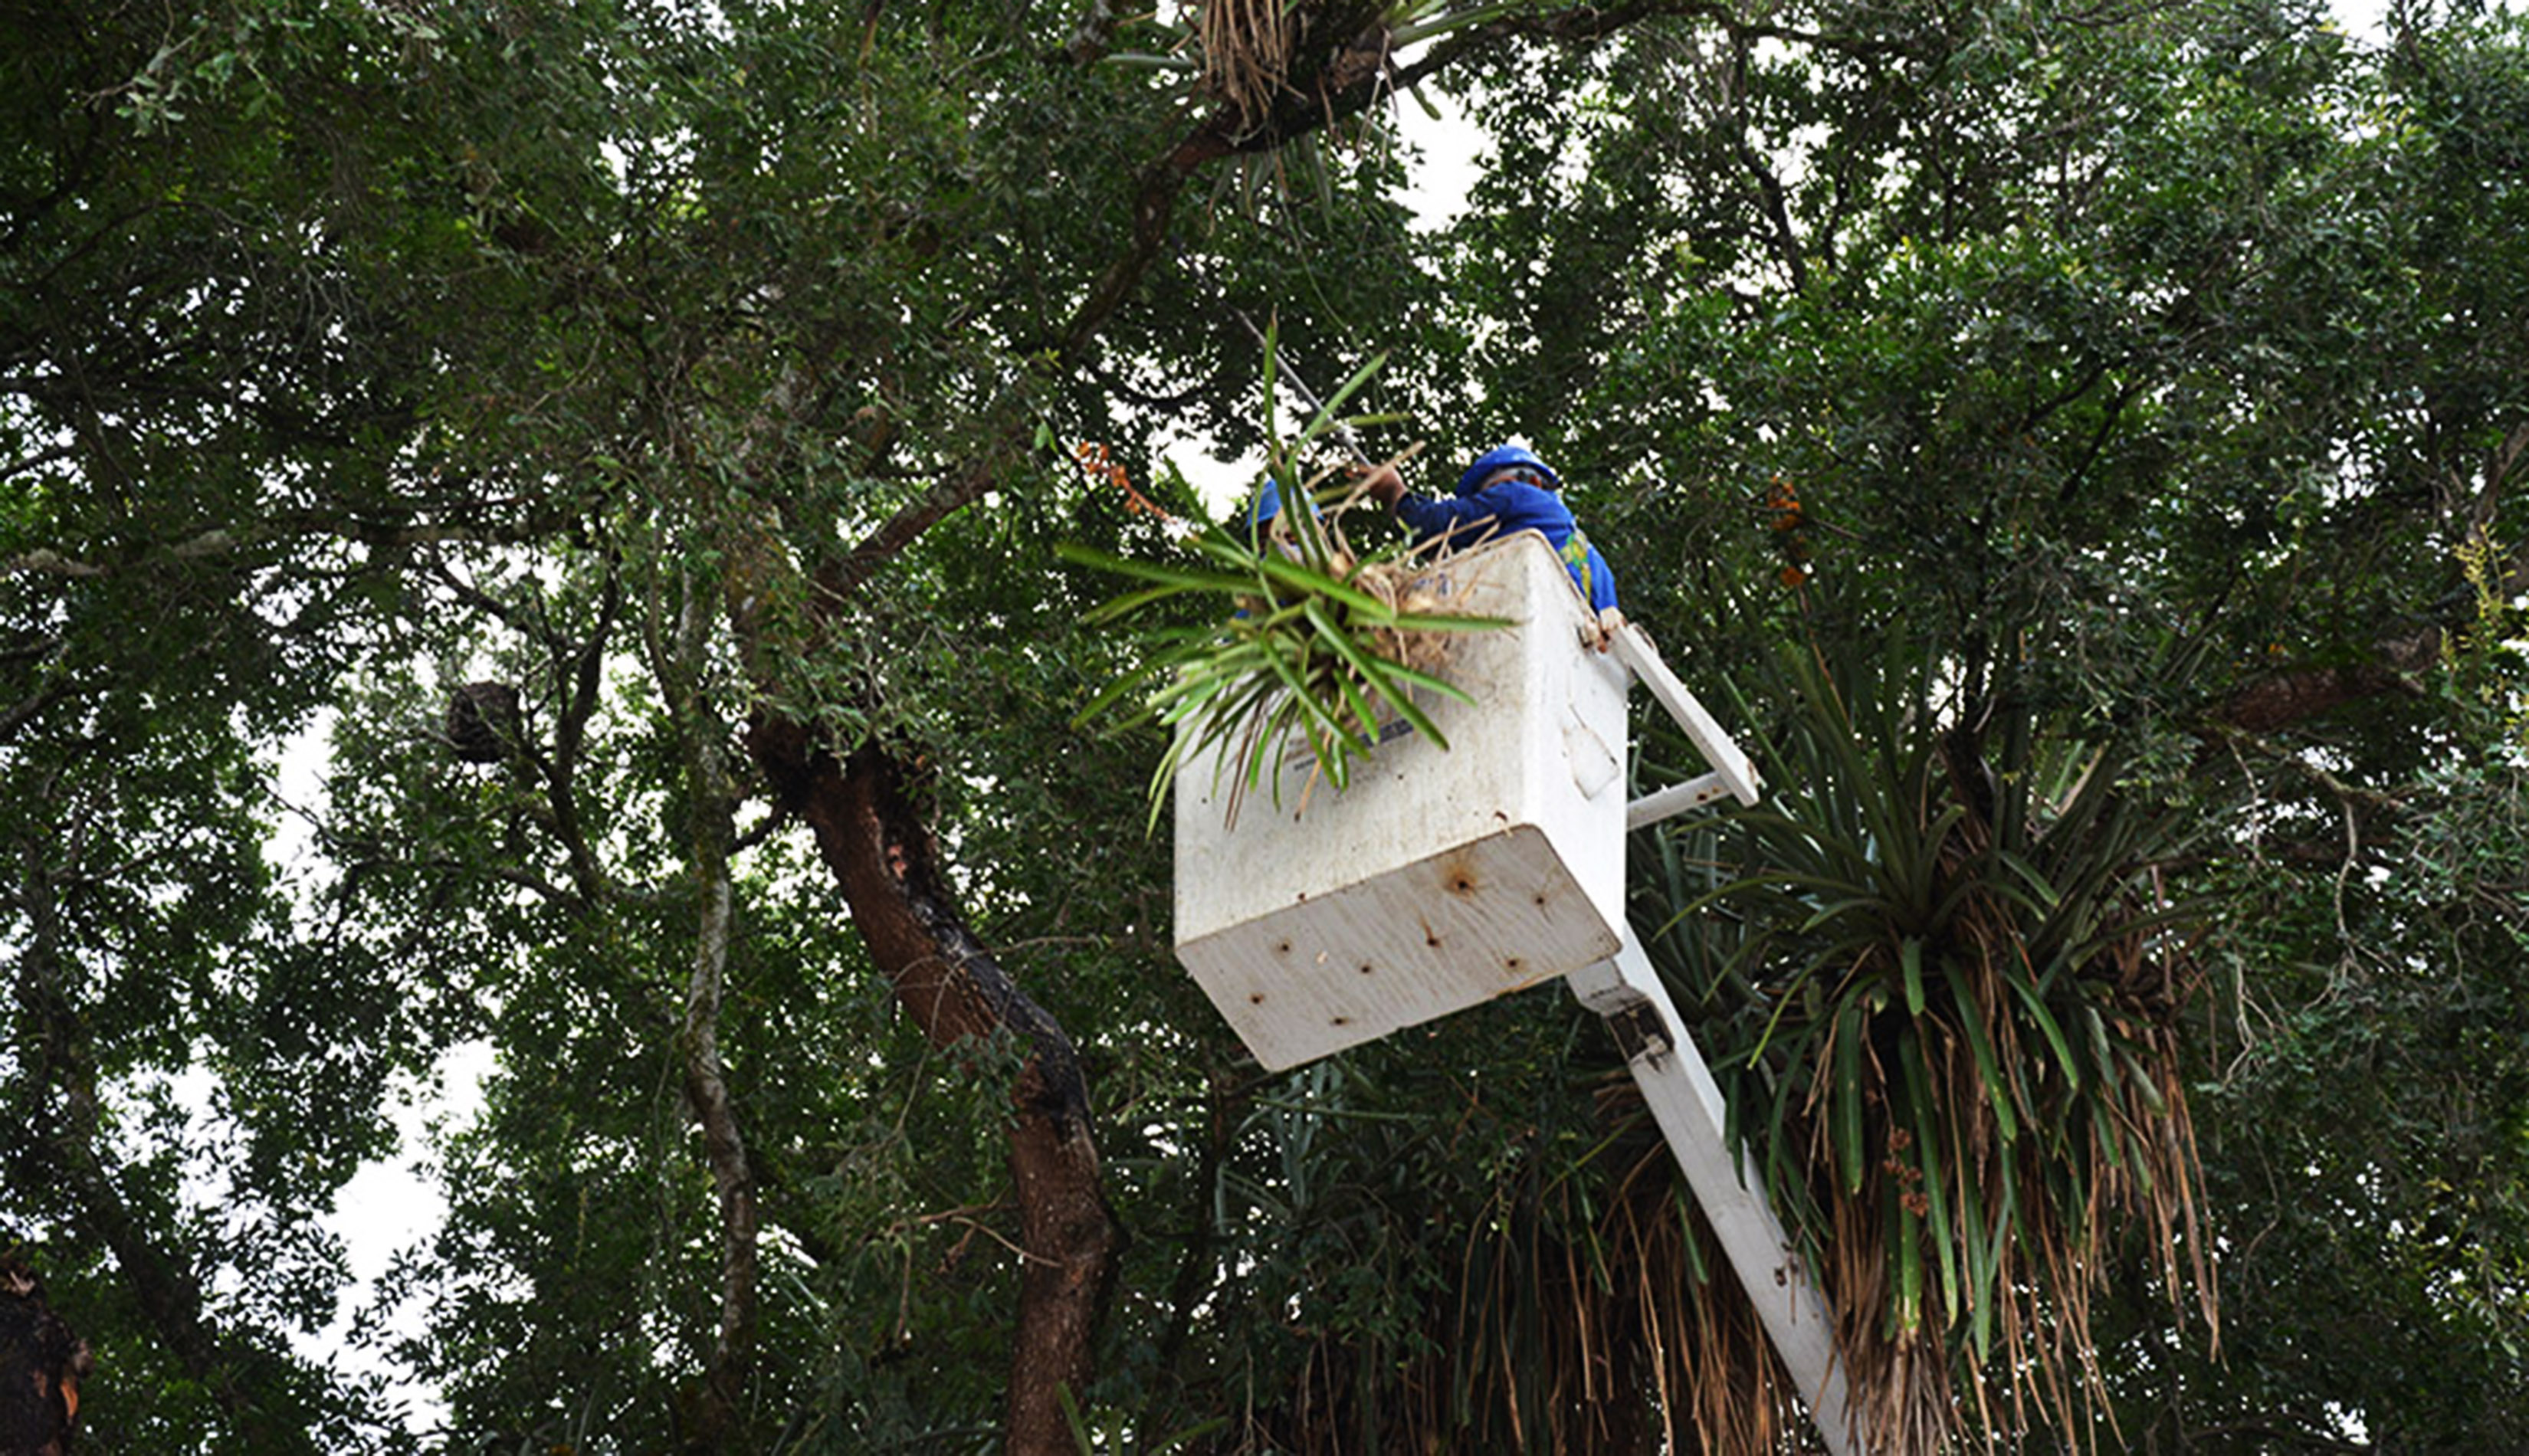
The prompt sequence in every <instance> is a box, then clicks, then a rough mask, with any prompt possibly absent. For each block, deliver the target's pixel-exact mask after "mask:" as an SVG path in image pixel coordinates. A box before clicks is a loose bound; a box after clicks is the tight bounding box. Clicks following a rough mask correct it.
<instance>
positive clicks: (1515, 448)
mask: <svg viewBox="0 0 2529 1456" xmlns="http://www.w3.org/2000/svg"><path fill="white" fill-rule="evenodd" d="M1514 466H1516V467H1520V468H1524V469H1530V470H1534V471H1535V472H1536V473H1537V474H1539V475H1542V476H1544V477H1545V479H1546V482H1547V483H1548V484H1549V485H1550V486H1551V487H1552V488H1553V489H1555V490H1561V489H1563V477H1562V476H1560V475H1557V474H1555V473H1554V467H1553V466H1552V465H1549V464H1547V463H1546V462H1545V461H1543V460H1541V459H1539V458H1537V457H1536V452H1535V451H1533V450H1531V449H1529V448H1528V447H1527V446H1525V445H1496V446H1494V447H1493V448H1492V449H1490V450H1487V451H1485V452H1484V453H1483V454H1482V455H1480V456H1478V457H1476V462H1475V463H1474V464H1472V465H1469V466H1468V467H1467V473H1466V474H1464V475H1461V476H1459V477H1458V494H1460V495H1462V496H1472V495H1474V494H1475V493H1476V492H1478V491H1480V490H1482V489H1483V488H1484V481H1485V479H1486V478H1487V477H1489V476H1491V475H1493V474H1495V473H1497V472H1499V471H1503V470H1508V469H1511V468H1513V467H1514Z"/></svg>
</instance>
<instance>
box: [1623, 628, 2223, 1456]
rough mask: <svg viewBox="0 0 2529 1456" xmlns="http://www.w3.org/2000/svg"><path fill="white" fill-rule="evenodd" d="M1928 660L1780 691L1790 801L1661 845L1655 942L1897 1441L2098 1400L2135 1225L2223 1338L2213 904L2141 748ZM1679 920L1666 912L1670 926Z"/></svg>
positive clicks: (2082, 1411) (1836, 669)
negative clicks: (2100, 1331) (2201, 977)
mask: <svg viewBox="0 0 2529 1456" xmlns="http://www.w3.org/2000/svg"><path fill="white" fill-rule="evenodd" d="M1957 676H1958V669H1957V666H1956V665H1955V664H1954V663H1951V664H1945V663H1944V661H1943V659H1942V658H1941V656H1940V655H1939V654H1938V653H1935V652H1929V651H1920V650H1917V649H1915V648H1913V647H1911V646H1910V645H1909V644H1907V643H1905V642H1904V641H1903V640H1894V641H1891V642H1889V643H1887V644H1886V645H1885V647H1884V649H1883V650H1882V652H1881V654H1880V655H1879V656H1878V657H1877V658H1875V659H1868V658H1863V659H1857V660H1853V661H1846V662H1830V661H1828V660H1827V659H1826V658H1825V657H1823V656H1821V655H1819V653H1818V649H1817V648H1816V647H1814V646H1803V647H1802V648H1800V649H1798V650H1797V653H1796V655H1794V656H1793V657H1791V658H1790V659H1789V660H1787V661H1786V662H1785V663H1784V664H1783V666H1782V668H1781V670H1780V672H1779V674H1777V675H1776V680H1775V681H1774V682H1773V684H1772V686H1773V689H1774V692H1773V694H1772V695H1773V696H1775V697H1776V698H1777V701H1778V702H1780V703H1781V704H1783V705H1784V707H1783V710H1782V714H1781V717H1780V719H1779V727H1778V728H1776V729H1775V730H1774V732H1773V733H1771V734H1770V738H1771V741H1770V742H1769V743H1768V744H1767V745H1766V747H1765V748H1764V749H1763V750H1762V754H1763V757H1764V760H1765V762H1766V763H1767V767H1768V773H1769V778H1770V779H1771V781H1772V784H1773V789H1772V793H1773V797H1772V799H1771V801H1770V802H1769V803H1767V804H1765V805H1761V806H1758V807H1756V808H1754V809H1750V810H1746V811H1741V812H1738V813H1735V814H1733V815H1731V816H1730V817H1729V818H1728V819H1726V820H1724V821H1721V822H1719V823H1718V824H1709V825H1705V826H1701V827H1695V828H1690V829H1687V830H1683V831H1680V832H1678V833H1676V834H1672V835H1669V836H1663V838H1662V840H1661V842H1660V845H1659V850H1660V852H1659V855H1658V856H1657V857H1656V859H1655V860H1654V874H1653V878H1652V879H1651V880H1650V881H1649V882H1642V881H1640V880H1638V883H1637V890H1638V891H1641V892H1646V893H1647V895H1648V897H1649V898H1650V900H1651V902H1652V903H1653V904H1655V905H1657V906H1659V907H1660V908H1661V910H1662V911H1663V912H1664V914H1661V915H1655V916H1653V917H1651V918H1650V919H1649V920H1648V923H1649V924H1651V925H1657V926H1660V929H1659V930H1658V932H1657V934H1656V935H1655V936H1654V937H1652V939H1651V947H1650V948H1651V950H1652V952H1653V955H1654V957H1655V958H1656V959H1658V960H1660V961H1661V962H1662V963H1663V968H1664V969H1665V970H1667V971H1668V972H1669V973H1670V974H1671V975H1672V977H1673V978H1675V979H1677V980H1678V981H1680V982H1681V983H1682V984H1683V985H1685V986H1686V987H1688V988H1691V989H1692V990H1693V991H1694V992H1695V993H1696V994H1697V997H1698V998H1699V999H1700V1001H1701V1003H1702V1004H1703V1006H1704V1007H1705V1008H1706V1009H1707V1010H1708V1011H1709V1012H1710V1013H1711V1014H1712V1016H1713V1019H1712V1020H1710V1021H1705V1022H1703V1023H1702V1024H1699V1025H1698V1026H1697V1027H1696V1028H1695V1035H1696V1038H1697V1040H1698V1041H1699V1042H1701V1043H1702V1044H1703V1046H1704V1047H1705V1049H1706V1050H1707V1052H1712V1053H1713V1054H1714V1061H1715V1071H1716V1074H1717V1075H1718V1077H1719V1079H1720V1081H1721V1082H1722V1084H1723V1090H1724V1093H1725V1095H1726V1096H1727V1098H1728V1102H1729V1106H1730V1116H1731V1122H1732V1136H1733V1138H1734V1139H1735V1140H1736V1141H1737V1143H1738V1145H1739V1146H1740V1148H1741V1150H1742V1156H1743V1158H1745V1159H1747V1163H1748V1166H1749V1173H1750V1174H1751V1175H1754V1176H1761V1177H1762V1178H1763V1180H1764V1185H1765V1187H1766V1190H1767V1192H1768V1193H1769V1195H1770V1196H1771V1198H1772V1200H1773V1202H1774V1205H1775V1207H1776V1208H1777V1209H1778V1210H1780V1211H1781V1212H1782V1213H1783V1215H1784V1217H1785V1219H1786V1221H1787V1222H1788V1223H1790V1224H1792V1225H1793V1226H1794V1227H1795V1228H1796V1229H1797V1230H1798V1231H1799V1232H1800V1233H1801V1234H1802V1235H1803V1238H1804V1242H1805V1243H1806V1244H1807V1246H1808V1248H1809V1249H1810V1250H1811V1251H1812V1254H1813V1255H1814V1257H1816V1258H1817V1260H1818V1261H1819V1263H1818V1268H1819V1271H1820V1274H1821V1276H1822V1281H1823V1283H1824V1284H1825V1286H1826V1289H1827V1290H1828V1298H1829V1300H1830V1302H1831V1303H1833V1304H1834V1305H1835V1306H1836V1307H1837V1311H1838V1318H1839V1335H1840V1341H1841V1344H1842V1346H1843V1351H1844V1357H1845V1359H1846V1360H1847V1361H1848V1363H1849V1365H1848V1368H1849V1370H1850V1371H1851V1375H1852V1388H1853V1390H1854V1391H1855V1393H1856V1406H1857V1408H1858V1409H1859V1410H1860V1411H1861V1412H1862V1415H1863V1419H1864V1421H1865V1422H1866V1424H1867V1426H1868V1430H1867V1432H1866V1435H1867V1439H1868V1446H1869V1449H1873V1450H1881V1449H1885V1450H1892V1451H1912V1450H1929V1449H1935V1448H1938V1447H1942V1446H1944V1445H1945V1444H1946V1443H1949V1442H1952V1441H1955V1440H1956V1439H1957V1438H1958V1437H1959V1436H1960V1435H1961V1434H1962V1429H1961V1428H1962V1427H1964V1426H1968V1425H1972V1426H1975V1427H1980V1428H1981V1429H1982V1431H1983V1433H1984V1437H1985V1439H1986V1440H1987V1441H1988V1442H1990V1441H1992V1440H1993V1439H1995V1438H1996V1437H1998V1436H2000V1435H2002V1434H2003V1433H2005V1432H2010V1431H2016V1430H2024V1429H2027V1428H2028V1427H2029V1425H2030V1424H2031V1422H2032V1421H2033V1420H2034V1421H2042V1422H2043V1423H2044V1424H2046V1425H2048V1426H2051V1427H2052V1428H2053V1429H2055V1430H2057V1431H2058V1432H2060V1433H2061V1434H2062V1435H2063V1437H2064V1438H2065V1439H2067V1440H2069V1441H2071V1442H2072V1443H2073V1445H2074V1446H2075V1447H2077V1446H2078V1445H2079V1444H2080V1443H2081V1441H2082V1435H2081V1432H2083V1430H2084V1429H2085V1426H2084V1422H2085V1420H2086V1419H2087V1418H2088V1417H2089V1416H2090V1415H2091V1414H2092V1413H2094V1412H2095V1411H2096V1410H2098V1409H2099V1408H2100V1406H2101V1404H2102V1403H2101V1402H2099V1401H2097V1400H2095V1399H2094V1398H2093V1397H2095V1396H2096V1395H2097V1394H2098V1393H2099V1384H2098V1380H2099V1375H2098V1370H2097V1367H2096V1364H2095V1362H2094V1359H2093V1356H2092V1346H2091V1339H2090V1328H2089V1317H2090V1297H2091V1293H2092V1291H2093V1289H2094V1288H2095V1287H2096V1286H2097V1285H2098V1283H2099V1282H2100V1281H2101V1278H2102V1270H2103V1266H2104V1264H2105V1263H2106V1259H2107V1256H2108V1254H2109V1252H2110V1249H2111V1246H2112V1244H2113V1241H2114V1240H2115V1239H2116V1238H2117V1237H2118V1236H2119V1235H2120V1234H2121V1233H2122V1232H2124V1231H2125V1230H2126V1229H2128V1228H2133V1227H2139V1228H2140V1229H2141V1230H2142V1231H2143V1232H2144V1234H2145V1244H2146V1247H2147V1248H2148V1250H2149V1251H2150V1255H2151V1259H2152V1263H2153V1265H2154V1267H2155V1268H2156V1271H2157V1273H2158V1275H2159V1277H2160V1280H2161V1281H2162V1282H2163V1283H2164V1285H2165V1288H2166V1291H2167V1294H2168V1296H2169V1298H2170V1299H2171V1300H2172V1302H2173V1303H2174V1304H2177V1303H2180V1302H2182V1301H2183V1299H2184V1294H2183V1292H2182V1291H2184V1290H2186V1289H2188V1288H2190V1287H2191V1289H2192V1291H2193V1295H2194V1300H2195V1302H2196V1304H2197V1306H2198V1308H2199V1310H2200V1312H2201V1314H2202V1316H2203V1318H2204V1320H2205V1321H2206V1323H2207V1326H2208V1328H2213V1329H2216V1330H2218V1324H2217V1323H2216V1292H2215V1286H2214V1280H2213V1273H2212V1268H2211V1266H2210V1263H2209V1258H2208V1252H2207V1235H2206V1230H2205V1229H2204V1228H2203V1226H2202V1224H2201V1221H2200V1216H2199V1211H2200V1205H2201V1197H2200V1193H2201V1188H2202V1175H2201V1171H2200V1169H2199V1167H2198V1164H2197V1159H2196V1154H2195V1144H2194V1135H2193V1132H2192V1128H2191V1125H2190V1122H2189V1119H2188V1115H2187V1105H2186V1095H2185V1090H2184V1087H2183V1085H2182V1084H2181V1082H2180V1080H2179V1036H2178V1024H2177V1016H2178V1011H2179V1006H2180V1004H2181V1003H2182V1002H2183V1001H2184V999H2185V998H2186V997H2187V995H2188V992H2189V990H2190V989H2191V988H2192V986H2193V985H2194V983H2195V980H2196V972H2195V969H2194V966H2193V963H2192V960H2191V956H2190V950H2191V947H2192V945H2193V944H2194V936H2195V933H2196V932H2197V930H2198V929H2200V926H2201V920H2200V915H2201V911H2200V909H2199V908H2198V907H2196V906H2192V905H2190V904H2188V903H2186V902H2184V901H2180V900H2173V899H2172V898H2171V897H2170V896H2169V895H2168V894H2167V893H2166V891H2165V890H2164V887H2163V884H2162V881H2161V879H2160V877H2159V874H2158V871H2157V869H2156V866H2157V865H2158V864H2160V863H2162V862H2163V861H2165V859H2166V858H2167V856H2168V855H2169V854H2170V852H2171V850H2172V848H2173V847H2174V846H2173V842H2172V840H2173V837H2174V834H2175V831H2174V830H2173V828H2172V826H2173V825H2174V824H2175V823H2176V818H2175V816H2174V814H2172V813H2171V812H2169V811H2168V810H2167V809H2166V808H2165V807H2164V806H2162V805H2160V804H2157V803H2156V802H2154V800H2153V798H2152V797H2151V795H2150V794H2148V793H2147V792H2141V791H2135V790H2133V789H2131V788H2129V787H2128V786H2127V784H2126V783H2125V782H2121V781H2124V780H2125V779H2126V777H2127V776H2126V770H2127V768H2128V766H2129V760H2128V758H2127V756H2126V755H2127V754H2128V753H2129V751H2130V749H2129V745H2124V744H2121V743H2119V742H2117V741H2113V740H2110V741H2097V740H2092V741H2086V742H2085V741H2081V740H2078V739H2074V738H2070V737H2066V738H2055V737H2051V736H2049V734H2048V733H2047V731H2046V728H2047V727H2048V725H2046V724H2045V723H2043V722H2042V721H2041V719H2040V716H2039V715H2038V714H2037V713H2035V712H2034V711H2032V710H2030V709H2029V708H2028V707H2026V706H2025V705H2024V704H2022V703H2018V702H2014V701H2011V700H2010V698H2009V696H2008V695H2001V694H1997V695H1995V696H1994V697H1992V698H1989V699H1987V700H1986V701H1984V702H1982V703H1971V704H1962V703H1959V702H1957V701H1954V700H1951V698H1953V697H1954V696H1955V695H1954V694H1952V695H1948V696H1945V694H1944V692H1943V691H1941V686H1940V685H1941V684H1943V683H1945V682H1955V680H1956V678H1957ZM1663 921H1664V922H1665V923H1663Z"/></svg>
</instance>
